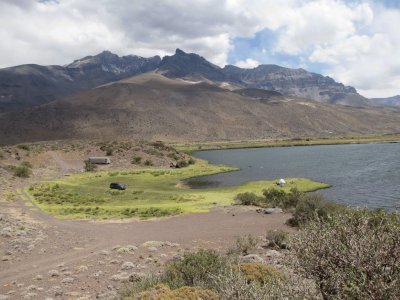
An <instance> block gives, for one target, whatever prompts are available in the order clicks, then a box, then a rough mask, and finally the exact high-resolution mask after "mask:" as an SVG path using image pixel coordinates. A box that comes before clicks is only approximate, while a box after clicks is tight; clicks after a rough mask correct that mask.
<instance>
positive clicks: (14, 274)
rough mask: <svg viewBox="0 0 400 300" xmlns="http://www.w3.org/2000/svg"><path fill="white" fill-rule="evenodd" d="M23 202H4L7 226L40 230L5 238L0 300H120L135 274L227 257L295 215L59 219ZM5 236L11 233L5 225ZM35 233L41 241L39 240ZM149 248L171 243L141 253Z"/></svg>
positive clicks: (227, 210) (234, 211) (242, 211)
mask: <svg viewBox="0 0 400 300" xmlns="http://www.w3.org/2000/svg"><path fill="white" fill-rule="evenodd" d="M18 195H19V198H20V199H19V200H18V201H17V202H14V203H0V206H1V211H2V213H3V212H4V214H3V219H4V218H6V219H7V220H9V219H11V220H14V221H10V222H11V223H10V222H9V224H14V223H12V222H15V224H16V228H22V226H28V228H29V226H33V227H32V228H33V230H30V231H28V233H29V234H28V235H25V236H24V235H23V233H21V230H19V229H15V232H13V233H12V234H11V236H10V237H5V236H3V237H0V241H1V244H0V246H1V250H2V252H3V253H2V255H4V256H3V260H2V261H1V262H0V266H1V268H0V296H1V295H7V296H8V297H10V298H9V299H21V298H27V299H44V297H46V296H48V297H56V298H57V299H78V298H79V299H95V297H96V296H98V295H99V294H102V293H109V294H110V295H111V294H113V295H115V292H116V291H118V289H119V288H120V287H121V286H122V282H124V281H126V280H129V275H130V274H132V272H133V273H139V274H148V273H154V272H157V271H158V270H160V266H161V265H162V264H164V263H165V262H166V261H168V260H169V259H171V258H173V257H174V256H176V255H180V253H182V252H183V251H185V250H186V249H195V248H200V247H203V248H204V247H205V248H213V249H217V250H220V251H225V249H226V248H227V247H228V246H230V245H231V244H232V243H233V242H234V240H235V239H236V237H237V236H240V235H244V234H252V235H255V236H265V233H266V231H267V230H271V229H282V228H285V229H288V228H287V227H286V226H285V225H284V222H285V221H286V219H287V218H288V216H287V215H284V214H275V215H263V214H259V213H257V212H255V210H254V209H249V208H243V207H223V208H217V209H214V210H213V211H211V212H209V213H197V214H188V215H183V216H178V217H171V218H165V219H158V220H149V221H137V220H134V221H129V222H119V223H112V222H93V221H82V220H59V219H56V218H54V217H52V216H50V215H47V214H45V213H43V212H42V211H40V210H38V208H37V207H35V205H34V204H33V203H32V202H31V201H30V199H29V195H28V194H27V193H25V192H24V191H23V189H18ZM4 216H5V217H4ZM22 219H24V220H31V221H32V222H31V223H29V222H27V224H31V225H22V223H21V224H19V223H18V220H22ZM9 224H8V225H9ZM8 227H10V226H8ZM11 227H12V226H11ZM6 229H7V228H6ZM0 230H2V232H4V226H3V227H0ZM0 233H1V232H0ZM18 234H20V235H22V237H19V236H18ZM35 234H38V235H39V234H40V237H41V238H40V239H38V238H35ZM3 235H4V234H3ZM30 235H32V238H30ZM18 238H21V239H25V240H26V243H23V242H21V243H22V244H24V245H25V244H26V249H25V248H23V249H14V248H13V245H15V240H18ZM147 241H162V242H163V243H160V242H158V243H154V245H155V246H154V247H144V246H141V245H142V244H143V243H144V242H147ZM136 247H137V248H136ZM4 257H6V258H7V259H6V260H4ZM124 263H125V264H124ZM0 299H1V298H0Z"/></svg>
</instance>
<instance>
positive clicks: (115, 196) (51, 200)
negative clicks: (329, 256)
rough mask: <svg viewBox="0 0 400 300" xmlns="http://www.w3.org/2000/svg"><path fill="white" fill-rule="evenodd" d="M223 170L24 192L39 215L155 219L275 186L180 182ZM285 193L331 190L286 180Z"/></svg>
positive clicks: (137, 173) (111, 178)
mask: <svg viewBox="0 0 400 300" xmlns="http://www.w3.org/2000/svg"><path fill="white" fill-rule="evenodd" d="M235 170H237V169H236V168H230V167H227V166H222V165H211V164H208V163H207V162H204V161H197V163H196V164H195V165H191V166H189V167H186V168H181V169H142V170H137V169H136V170H120V171H109V172H88V173H83V174H79V175H74V176H69V177H65V178H63V179H60V180H54V181H48V182H42V183H38V184H35V185H33V186H31V187H29V188H28V189H27V190H26V191H27V193H29V195H30V196H31V197H32V199H33V201H34V203H35V204H36V205H37V206H38V207H39V208H41V209H42V210H43V211H45V212H47V213H50V214H53V215H55V216H56V217H59V218H92V219H111V218H132V217H136V218H142V219H146V218H153V217H164V216H171V215H177V214H182V213H190V212H206V211H208V210H209V209H210V208H213V207H216V206H221V205H230V204H232V203H233V200H234V197H235V196H236V195H237V194H238V193H243V192H255V193H257V194H260V195H261V193H262V190H263V189H266V188H268V187H272V186H275V181H254V182H248V183H245V184H242V185H238V186H234V187H225V188H215V189H201V190H198V189H197V190H195V189H189V188H187V187H185V186H184V185H183V184H182V183H181V181H182V180H183V179H188V178H192V177H197V176H206V175H211V174H216V173H221V172H230V171H235ZM286 180H287V182H288V184H287V185H286V186H285V187H283V188H282V189H284V190H287V191H288V190H290V189H291V188H292V187H297V188H298V189H299V190H301V191H314V190H317V189H321V188H327V187H329V185H326V184H322V183H318V182H313V181H311V180H309V179H302V178H293V179H291V178H287V179H286ZM111 182H121V183H125V184H127V185H128V188H127V189H126V190H124V191H119V190H111V189H109V185H110V183H111Z"/></svg>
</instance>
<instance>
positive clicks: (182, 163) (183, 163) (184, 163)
mask: <svg viewBox="0 0 400 300" xmlns="http://www.w3.org/2000/svg"><path fill="white" fill-rule="evenodd" d="M188 165H189V163H188V162H187V161H186V160H184V159H181V160H178V161H177V162H176V166H177V167H178V168H184V167H187V166H188Z"/></svg>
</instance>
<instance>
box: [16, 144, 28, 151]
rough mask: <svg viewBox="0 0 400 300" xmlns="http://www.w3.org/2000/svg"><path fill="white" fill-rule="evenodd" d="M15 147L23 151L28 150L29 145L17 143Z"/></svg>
mask: <svg viewBox="0 0 400 300" xmlns="http://www.w3.org/2000/svg"><path fill="white" fill-rule="evenodd" d="M17 148H18V149H22V150H25V151H29V150H30V148H29V146H28V145H25V144H20V145H17Z"/></svg>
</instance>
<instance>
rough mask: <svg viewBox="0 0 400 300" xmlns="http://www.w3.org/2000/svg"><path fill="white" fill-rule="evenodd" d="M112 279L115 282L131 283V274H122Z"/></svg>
mask: <svg viewBox="0 0 400 300" xmlns="http://www.w3.org/2000/svg"><path fill="white" fill-rule="evenodd" d="M110 279H111V280H113V281H121V282H126V281H129V274H128V273H126V272H121V273H118V274H114V275H113V276H111V278H110Z"/></svg>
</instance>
